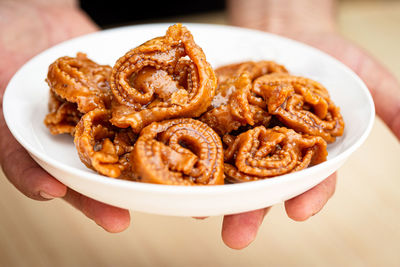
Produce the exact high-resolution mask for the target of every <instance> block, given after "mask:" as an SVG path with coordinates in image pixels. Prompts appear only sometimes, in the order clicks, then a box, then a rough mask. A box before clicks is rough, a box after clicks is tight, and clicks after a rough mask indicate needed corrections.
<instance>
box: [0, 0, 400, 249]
mask: <svg viewBox="0 0 400 267" xmlns="http://www.w3.org/2000/svg"><path fill="white" fill-rule="evenodd" d="M278 1H279V2H280V3H283V2H284V1H286V0H276V1H273V0H271V1H269V0H266V1H263V0H257V1H255V0H231V1H229V2H228V11H229V14H230V19H231V23H232V24H234V25H239V26H243V27H251V28H257V29H261V30H266V31H271V32H275V33H279V34H283V35H286V36H289V37H292V38H295V39H298V40H301V41H304V42H307V43H310V44H312V45H315V46H317V47H319V48H320V49H322V50H325V51H326V52H328V53H331V54H333V55H334V51H335V50H336V46H335V45H334V44H335V43H336V44H337V45H340V48H341V50H338V51H341V52H343V51H348V56H347V57H346V56H345V55H346V53H341V54H340V55H337V56H340V57H341V58H339V59H340V60H342V61H343V62H345V63H347V64H350V66H351V64H353V66H352V67H353V69H355V70H356V71H357V73H358V74H359V75H360V76H361V77H362V78H363V76H365V81H366V82H367V85H368V86H369V87H370V88H371V92H372V93H373V96H374V98H375V101H376V103H377V112H378V115H380V116H381V117H382V118H383V119H384V120H385V122H386V123H387V124H388V125H389V126H390V127H391V129H392V130H393V132H394V133H395V134H397V137H400V119H398V118H396V116H395V114H396V112H399V103H400V101H399V99H398V98H396V97H393V95H394V96H395V95H396V94H395V93H396V92H397V96H399V95H400V94H399V93H398V90H399V86H398V83H397V81H396V80H395V79H394V78H393V76H391V74H390V73H389V72H387V71H386V70H385V69H384V68H383V67H381V66H380V65H379V63H377V62H376V61H375V60H373V59H372V58H370V57H369V56H368V55H367V54H366V53H365V52H363V51H362V50H360V49H359V48H358V47H356V46H354V45H353V44H351V43H350V42H348V41H346V40H344V39H343V38H342V37H341V36H340V35H338V34H337V32H336V31H335V29H334V16H328V17H327V18H325V19H329V21H326V22H319V23H318V25H319V26H318V27H316V26H315V25H314V24H315V23H314V24H313V23H311V22H310V23H306V21H304V23H303V24H299V23H288V24H287V25H292V26H291V27H283V25H281V24H279V23H278V22H279V21H281V22H282V23H283V21H286V22H289V21H290V20H291V19H296V20H297V19H298V18H295V17H294V15H293V14H292V15H293V16H291V15H290V13H286V10H281V13H279V12H275V13H273V14H274V15H276V16H277V17H274V16H271V15H268V12H270V11H271V8H272V6H273V4H274V5H275V6H279V5H277V2H278ZM307 1H314V2H313V3H311V2H310V3H308V5H306V4H307V3H306V2H307ZM267 2H270V4H271V5H268V4H266V3H267ZM272 2H274V3H272ZM298 2H303V3H304V6H303V7H302V6H301V5H300V6H299V7H298V6H296V7H295V6H292V7H293V8H292V9H290V10H292V11H291V12H294V11H296V12H295V13H296V14H297V13H302V12H299V10H298V9H299V8H304V7H306V6H310V5H312V6H313V13H314V12H315V13H317V14H319V12H318V10H320V12H330V11H329V10H331V11H332V8H333V5H326V4H329V3H333V2H332V1H330V0H329V1H328V0H326V1H325V0H320V1H315V0H304V1H298ZM328 2H329V3H328ZM259 4H261V6H258V5H259ZM285 4H286V5H287V6H288V5H290V4H292V5H297V4H296V0H291V1H289V0H287V3H285ZM235 6H236V7H241V13H240V12H239V13H238V10H237V9H236V11H235ZM239 11H240V10H239ZM247 12H249V13H248V14H250V15H249V17H250V18H251V19H250V18H249V19H246V14H247ZM255 12H261V14H258V15H255ZM304 12H306V11H304ZM251 14H253V16H251ZM263 14H264V15H263ZM267 15H268V16H267ZM253 18H259V19H258V20H257V21H262V23H261V24H258V25H255V24H253V23H254V22H255V20H253ZM272 19H273V21H274V23H272V22H271V21H272ZM321 19H322V18H321ZM301 21H303V20H301ZM324 25H325V26H324ZM96 30H98V27H97V26H96V25H95V24H94V23H93V22H92V21H91V20H90V19H89V18H88V17H87V16H86V14H84V13H83V12H82V11H81V10H79V8H78V7H77V5H76V3H75V1H73V0H56V1H46V0H0V58H2V60H1V61H0V100H1V102H0V103H1V104H0V105H2V96H3V92H4V90H5V87H6V84H7V83H8V81H9V79H10V78H11V76H12V75H13V74H14V73H15V72H16V71H17V69H18V68H19V67H21V66H22V64H23V63H25V62H26V61H27V60H28V59H29V58H31V57H32V56H34V55H36V54H38V53H39V52H41V51H43V50H44V49H46V48H48V47H50V46H52V45H54V44H57V43H59V42H61V41H64V40H68V39H70V38H72V37H76V36H79V35H82V34H86V33H90V32H94V31H96ZM283 30H284V31H283ZM322 37H324V38H329V39H328V40H331V41H332V42H334V43H328V41H325V39H324V38H322ZM354 55H356V56H357V57H356V59H357V60H358V61H357V62H363V63H365V64H356V63H354V60H355V57H354ZM357 68H359V69H358V70H357ZM376 68H377V69H379V72H377V70H376ZM372 71H373V72H374V74H375V75H374V76H375V77H376V76H377V74H379V75H380V77H383V78H385V79H384V80H385V82H384V83H379V82H378V81H377V79H374V78H373V77H369V76H368V73H371V72H372ZM368 79H369V80H368ZM385 90H387V91H386V92H385ZM396 90H397V91H396ZM393 92H394V93H393ZM390 94H393V95H392V96H391V95H390ZM382 101H389V102H387V103H389V104H390V106H389V104H387V106H385V105H383V104H382V103H383V102H382ZM378 103H381V104H378ZM388 107H391V108H393V109H391V108H388ZM395 111H396V112H395ZM0 136H1V139H0V163H1V166H2V168H3V171H4V173H5V175H6V177H7V178H8V179H9V181H10V182H11V183H12V184H13V185H14V186H15V187H16V188H17V189H18V190H19V191H21V192H22V193H23V194H25V195H26V196H28V197H30V198H32V199H36V200H49V199H53V198H63V199H65V200H66V202H68V203H70V204H71V205H73V206H74V207H76V208H77V209H79V210H80V211H82V213H84V214H85V215H86V216H87V217H89V218H90V219H92V220H93V221H94V222H96V223H97V224H98V225H100V226H101V227H103V228H104V229H105V230H106V231H108V232H121V231H123V230H125V229H126V228H127V227H128V226H129V223H130V214H129V212H128V211H127V210H124V209H120V208H116V207H112V206H110V205H107V204H103V203H100V202H98V201H95V200H93V199H90V198H88V197H86V196H83V195H81V194H79V193H77V192H75V191H73V190H71V189H68V188H67V187H66V186H65V185H63V184H61V183H60V182H58V181H57V180H56V179H54V178H53V177H52V176H50V175H49V174H48V173H47V172H45V171H44V170H43V169H41V168H40V167H39V166H38V165H37V164H36V162H34V161H33V159H32V158H31V157H30V156H29V154H28V153H27V152H26V151H25V149H24V148H22V147H21V146H20V145H19V144H18V142H17V141H16V140H15V139H14V138H13V137H12V135H11V133H10V132H9V130H8V128H7V126H6V125H5V121H4V117H3V112H2V107H1V108H0ZM335 184H336V174H334V175H332V176H330V177H328V178H327V179H326V180H324V181H323V182H322V183H320V184H319V185H317V186H316V187H314V188H312V189H310V190H309V191H307V192H305V193H303V194H302V195H300V196H298V197H295V198H293V199H291V200H288V201H286V203H285V208H286V211H287V214H288V216H289V217H290V218H292V219H294V220H297V221H302V220H306V219H307V218H309V217H310V216H312V215H314V214H316V213H317V212H318V211H319V210H320V209H321V208H322V207H323V206H324V205H325V203H326V202H327V200H328V199H329V198H330V197H331V196H332V195H333V193H334V190H335ZM268 210H269V208H266V209H261V210H256V211H251V212H247V213H242V214H236V215H227V216H225V217H224V220H223V224H222V239H223V241H224V242H225V244H226V245H227V246H229V247H231V248H235V249H242V248H244V247H246V246H248V245H249V244H250V243H251V242H252V241H253V240H254V239H255V237H256V234H257V231H258V229H259V227H260V225H261V223H262V221H263V218H264V216H265V214H266V213H267V212H268Z"/></svg>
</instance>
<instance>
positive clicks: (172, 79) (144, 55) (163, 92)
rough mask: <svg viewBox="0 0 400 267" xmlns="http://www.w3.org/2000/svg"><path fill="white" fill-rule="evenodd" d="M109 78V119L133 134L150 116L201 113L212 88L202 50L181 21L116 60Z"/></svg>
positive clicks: (210, 72)
mask: <svg viewBox="0 0 400 267" xmlns="http://www.w3.org/2000/svg"><path fill="white" fill-rule="evenodd" d="M110 82H111V90H112V92H113V95H114V102H113V116H112V119H111V122H112V123H113V124H114V125H116V126H118V127H121V128H126V127H131V129H132V130H133V131H134V132H136V133H138V132H140V130H141V129H142V128H143V127H145V126H146V125H148V124H150V123H151V122H154V121H161V120H165V119H170V118H177V117H197V116H200V115H201V114H202V113H203V112H204V111H206V109H207V108H208V106H209V105H210V103H211V100H212V98H213V96H214V94H215V87H216V78H215V74H214V71H213V69H212V68H211V65H210V64H209V63H208V62H207V61H206V56H205V55H204V53H203V50H202V49H201V48H200V47H199V46H198V45H197V44H196V43H195V42H194V40H193V36H192V34H191V33H190V32H189V30H188V29H187V28H186V27H184V26H182V25H181V24H176V25H173V26H171V27H169V28H168V30H167V32H166V34H165V36H162V37H157V38H154V39H152V40H150V41H147V42H146V43H144V44H142V45H140V46H138V47H136V48H134V49H132V50H130V51H129V52H128V53H126V54H125V55H124V56H123V57H121V58H120V59H118V60H117V62H116V63H115V65H114V67H113V70H112V75H111V80H110Z"/></svg>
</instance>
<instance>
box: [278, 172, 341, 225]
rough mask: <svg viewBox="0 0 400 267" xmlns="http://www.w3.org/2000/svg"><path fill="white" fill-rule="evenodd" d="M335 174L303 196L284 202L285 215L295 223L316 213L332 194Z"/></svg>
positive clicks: (334, 186)
mask: <svg viewBox="0 0 400 267" xmlns="http://www.w3.org/2000/svg"><path fill="white" fill-rule="evenodd" d="M335 188H336V173H333V174H332V175H330V176H329V177H328V178H326V179H325V180H324V181H322V182H321V183H320V184H318V185H316V186H315V187H313V188H311V189H310V190H308V191H306V192H304V193H303V194H301V195H299V196H296V197H294V198H292V199H289V200H287V201H286V202H285V209H286V213H287V215H288V216H289V217H290V218H291V219H293V220H295V221H305V220H307V219H308V218H310V217H311V216H313V215H314V214H316V213H318V212H319V211H320V210H321V209H322V208H323V207H324V205H325V204H326V202H327V201H328V200H329V198H331V196H332V195H333V194H334V192H335Z"/></svg>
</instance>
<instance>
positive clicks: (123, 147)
mask: <svg viewBox="0 0 400 267" xmlns="http://www.w3.org/2000/svg"><path fill="white" fill-rule="evenodd" d="M110 118H111V112H110V111H109V110H106V109H95V110H92V111H89V112H88V113H86V114H85V115H83V116H82V118H81V120H80V121H79V123H78V125H77V126H76V131H75V138H74V142H75V146H76V149H77V151H78V155H79V158H80V159H81V161H82V162H83V163H84V164H85V165H86V167H88V168H91V169H93V170H95V171H97V172H99V173H100V174H103V175H106V176H109V177H113V178H118V177H120V178H129V177H130V176H131V165H130V153H131V152H132V149H133V144H134V142H135V139H136V136H135V135H134V134H133V133H132V131H126V130H125V129H119V128H116V127H114V126H112V125H111V123H110Z"/></svg>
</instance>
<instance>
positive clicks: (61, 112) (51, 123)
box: [44, 91, 82, 135]
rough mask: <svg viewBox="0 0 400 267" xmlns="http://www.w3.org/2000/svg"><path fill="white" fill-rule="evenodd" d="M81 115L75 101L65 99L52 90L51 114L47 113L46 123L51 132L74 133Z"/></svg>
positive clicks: (55, 133)
mask: <svg viewBox="0 0 400 267" xmlns="http://www.w3.org/2000/svg"><path fill="white" fill-rule="evenodd" d="M81 117H82V113H81V112H79V111H78V107H77V106H76V104H75V103H71V102H68V101H65V100H63V99H61V98H59V97H57V95H56V94H55V93H54V92H53V91H50V97H49V114H47V115H46V117H45V119H44V124H45V125H46V126H47V128H49V130H50V133H51V134H54V135H57V134H63V133H68V134H70V135H74V133H75V126H76V125H77V124H78V122H79V120H80V118H81Z"/></svg>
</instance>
